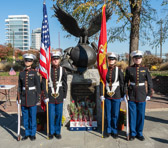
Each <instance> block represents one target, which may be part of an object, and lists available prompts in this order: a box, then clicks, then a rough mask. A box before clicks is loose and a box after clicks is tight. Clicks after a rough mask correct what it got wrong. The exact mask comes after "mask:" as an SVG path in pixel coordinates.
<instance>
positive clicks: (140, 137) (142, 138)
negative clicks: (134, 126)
mask: <svg viewBox="0 0 168 148" xmlns="http://www.w3.org/2000/svg"><path fill="white" fill-rule="evenodd" d="M136 138H137V139H139V140H140V141H144V140H145V138H144V136H136Z"/></svg>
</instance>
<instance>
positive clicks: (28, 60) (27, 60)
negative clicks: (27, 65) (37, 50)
mask: <svg viewBox="0 0 168 148" xmlns="http://www.w3.org/2000/svg"><path fill="white" fill-rule="evenodd" d="M25 61H26V62H32V61H33V59H29V58H26V59H25Z"/></svg>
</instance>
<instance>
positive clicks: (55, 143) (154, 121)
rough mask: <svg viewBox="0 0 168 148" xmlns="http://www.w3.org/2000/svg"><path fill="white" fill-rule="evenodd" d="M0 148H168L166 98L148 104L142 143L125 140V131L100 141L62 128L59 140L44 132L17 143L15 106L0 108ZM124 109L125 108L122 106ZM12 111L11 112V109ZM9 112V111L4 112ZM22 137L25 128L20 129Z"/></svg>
mask: <svg viewBox="0 0 168 148" xmlns="http://www.w3.org/2000/svg"><path fill="white" fill-rule="evenodd" d="M0 106H1V108H2V109H0V148H11V147H12V148H22V147H23V148H167V147H168V98H167V97H166V96H160V95H155V96H154V97H153V99H152V100H151V101H148V102H147V109H146V118H145V127H144V136H145V139H146V140H145V141H143V142H142V141H139V140H138V139H135V140H134V141H127V140H126V137H125V130H126V128H125V129H124V131H120V132H119V138H118V139H117V140H114V139H113V138H112V137H109V138H104V139H103V138H101V127H99V129H98V131H94V132H93V131H69V130H68V129H67V127H62V139H61V140H57V139H56V138H54V139H52V140H47V139H46V133H45V132H37V134H36V137H37V139H36V141H30V140H29V139H28V140H27V141H20V142H17V140H16V139H17V113H16V111H17V106H16V105H15V102H13V104H12V106H9V105H8V106H7V108H6V109H5V110H4V109H3V104H1V105H0ZM122 107H123V108H124V105H122ZM12 108H13V109H12ZM7 111H8V112H7ZM21 135H24V129H23V127H22V129H21Z"/></svg>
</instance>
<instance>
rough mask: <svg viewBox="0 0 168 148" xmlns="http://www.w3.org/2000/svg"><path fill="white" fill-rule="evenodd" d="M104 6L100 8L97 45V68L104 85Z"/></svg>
mask: <svg viewBox="0 0 168 148" xmlns="http://www.w3.org/2000/svg"><path fill="white" fill-rule="evenodd" d="M105 11H106V5H103V8H102V22H101V31H100V37H99V44H98V54H97V67H98V70H99V74H100V79H101V82H102V83H103V84H104V85H105V84H106V74H107V65H106V53H107V31H106V12H105Z"/></svg>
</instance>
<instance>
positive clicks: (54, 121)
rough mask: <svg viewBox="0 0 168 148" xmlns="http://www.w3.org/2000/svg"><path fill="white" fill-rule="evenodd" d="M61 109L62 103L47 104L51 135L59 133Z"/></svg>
mask: <svg viewBox="0 0 168 148" xmlns="http://www.w3.org/2000/svg"><path fill="white" fill-rule="evenodd" d="M62 109H63V103H60V104H49V125H50V134H51V135H53V134H60V133H61V121H62Z"/></svg>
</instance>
